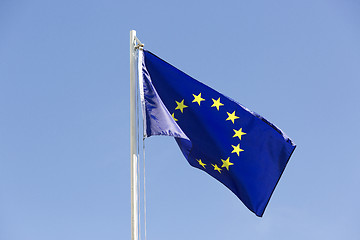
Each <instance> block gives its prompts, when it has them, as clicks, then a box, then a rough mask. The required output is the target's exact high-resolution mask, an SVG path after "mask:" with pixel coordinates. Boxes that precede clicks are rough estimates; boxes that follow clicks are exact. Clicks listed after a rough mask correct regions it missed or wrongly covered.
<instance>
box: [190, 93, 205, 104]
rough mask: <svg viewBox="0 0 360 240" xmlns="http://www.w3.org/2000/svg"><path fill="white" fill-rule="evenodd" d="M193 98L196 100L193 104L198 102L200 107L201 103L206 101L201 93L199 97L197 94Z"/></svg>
mask: <svg viewBox="0 0 360 240" xmlns="http://www.w3.org/2000/svg"><path fill="white" fill-rule="evenodd" d="M193 96H194V100H193V101H192V102H197V103H198V104H199V106H200V102H201V101H205V99H203V98H202V97H201V93H199V95H197V96H196V95H195V94H193Z"/></svg>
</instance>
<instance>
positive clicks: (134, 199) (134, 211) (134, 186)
mask: <svg viewBox="0 0 360 240" xmlns="http://www.w3.org/2000/svg"><path fill="white" fill-rule="evenodd" d="M135 43H136V31H135V30H131V31H130V159H131V163H130V164H131V240H138V239H139V198H138V159H137V154H136V149H137V146H136V145H137V144H136V143H137V141H136V137H137V136H136V81H135V69H136V68H135V46H136V45H135Z"/></svg>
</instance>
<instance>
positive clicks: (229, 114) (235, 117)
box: [226, 111, 239, 123]
mask: <svg viewBox="0 0 360 240" xmlns="http://www.w3.org/2000/svg"><path fill="white" fill-rule="evenodd" d="M226 113H227V115H228V118H227V119H226V121H227V120H231V121H232V123H234V120H235V119H238V118H239V117H238V116H235V111H234V112H233V113H228V112H226Z"/></svg>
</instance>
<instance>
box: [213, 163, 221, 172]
mask: <svg viewBox="0 0 360 240" xmlns="http://www.w3.org/2000/svg"><path fill="white" fill-rule="evenodd" d="M211 165H212V166H213V167H214V170H215V171H218V172H219V173H221V168H219V167H218V166H217V165H216V164H215V165H214V164H211Z"/></svg>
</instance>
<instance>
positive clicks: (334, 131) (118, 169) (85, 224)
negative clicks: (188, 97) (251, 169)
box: [0, 0, 360, 240]
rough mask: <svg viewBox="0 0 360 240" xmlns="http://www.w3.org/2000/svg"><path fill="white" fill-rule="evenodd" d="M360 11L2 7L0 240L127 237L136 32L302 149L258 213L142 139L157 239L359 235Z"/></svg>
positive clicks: (319, 5)
mask: <svg viewBox="0 0 360 240" xmlns="http://www.w3.org/2000/svg"><path fill="white" fill-rule="evenodd" d="M359 12H360V3H359V1H356V0H341V1H340V0H305V1H285V0H282V1H265V0H259V1H235V0H232V1H190V0H182V1H159V0H153V1H125V0H122V1H115V0H113V1H109V0H104V1H89V0H86V1H85V0H71V1H70V0H62V1H47V0H32V1H24V0H19V1H11V0H0V239H1V240H49V239H51V240H64V239H66V240H81V239H86V240H97V239H101V240H103V239H106V240H118V239H130V160H129V148H130V147H129V31H130V30H131V29H135V30H137V35H138V37H139V38H140V39H141V40H142V41H143V42H144V43H145V48H146V49H148V50H150V51H152V52H154V53H155V54H157V55H158V56H160V57H161V58H163V59H165V60H166V61H168V62H170V63H171V64H173V65H175V66H177V67H178V68H180V69H181V70H183V71H184V72H186V73H188V74H189V75H191V76H192V77H194V78H196V79H198V80H200V81H202V82H203V83H205V84H207V85H209V86H211V87H213V88H215V89H217V90H218V91H220V92H221V93H223V94H225V95H227V96H229V97H231V98H233V99H235V100H236V101H238V102H240V103H242V104H243V105H245V106H246V107H248V108H250V109H251V110H253V111H255V112H258V113H259V114H261V115H263V116H264V117H266V118H267V119H268V120H270V121H271V122H273V123H274V124H276V125H277V126H279V127H280V128H281V129H282V130H284V131H285V132H286V133H287V134H288V135H289V136H290V137H291V138H292V139H293V140H294V142H295V143H296V144H297V145H298V147H297V149H296V150H295V152H294V155H293V156H292V158H291V159H290V162H289V164H288V167H287V169H286V170H285V172H284V174H283V177H282V179H281V181H280V182H279V184H278V187H277V189H276V190H275V192H274V195H273V197H272V199H271V201H270V203H269V205H268V207H267V210H266V211H265V214H264V217H263V218H258V217H256V216H255V215H254V214H253V213H251V212H250V211H249V210H248V209H247V208H246V207H245V206H244V205H243V204H242V203H241V202H240V201H239V200H238V199H237V198H236V196H235V195H234V194H232V193H231V192H230V191H229V190H228V189H226V188H225V187H223V186H222V184H221V183H219V182H217V181H216V180H214V179H213V178H211V177H209V176H208V175H206V174H205V173H203V172H201V171H199V170H197V169H195V168H192V167H190V165H189V164H188V163H187V161H186V159H185V158H184V157H183V156H182V154H181V152H180V150H179V149H178V147H177V145H176V143H175V141H174V140H173V139H172V138H170V137H152V138H150V139H147V140H146V149H147V151H146V167H147V176H146V178H147V224H148V229H147V234H148V239H149V240H151V239H159V240H168V239H172V240H183V239H207V240H218V239H222V240H223V239H225V240H226V239H274V240H275V239H276V240H285V239H286V240H287V239H293V240H303V239H327V240H335V239H336V240H337V239H349V240H355V239H359V238H360V228H359V218H358V216H359V214H360V204H359V202H360V191H359V186H360V174H359V170H360V153H359V146H360V145H359V142H358V138H359V137H358V136H359V134H360V127H359V122H360V97H359V90H360V81H359V80H360V44H359V43H360V15H359Z"/></svg>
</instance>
